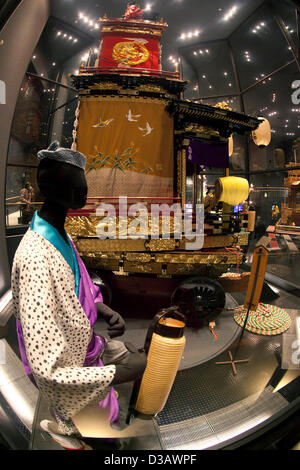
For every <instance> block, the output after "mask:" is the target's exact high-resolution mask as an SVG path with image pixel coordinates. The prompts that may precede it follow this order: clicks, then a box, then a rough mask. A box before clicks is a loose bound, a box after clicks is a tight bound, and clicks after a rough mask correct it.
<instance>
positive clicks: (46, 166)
mask: <svg viewBox="0 0 300 470" xmlns="http://www.w3.org/2000/svg"><path fill="white" fill-rule="evenodd" d="M38 157H39V158H40V160H41V162H40V165H39V168H38V186H39V188H40V191H41V192H42V194H43V195H44V196H45V203H44V205H43V207H42V209H41V210H40V211H39V212H36V213H35V214H34V217H33V220H32V223H31V225H30V228H29V230H28V231H27V232H26V234H25V236H24V237H23V240H22V241H21V243H20V245H19V248H18V250H17V252H16V254H15V258H14V263H13V269H12V291H13V300H14V309H15V316H16V319H17V332H18V339H19V345H20V352H21V357H22V361H23V364H24V367H25V370H26V372H27V374H28V375H29V376H30V378H31V379H32V380H33V381H34V382H35V383H36V385H37V386H38V388H39V390H40V392H41V394H42V395H43V396H44V398H45V399H46V401H47V402H48V403H49V405H50V407H51V410H52V415H53V417H54V419H55V421H54V422H53V423H52V422H50V421H49V422H42V423H43V425H42V423H41V426H42V428H43V429H44V430H46V431H48V432H49V433H50V434H51V435H52V437H54V436H55V437H56V440H59V438H58V436H59V435H66V436H73V435H76V434H79V433H78V430H77V429H76V428H75V426H74V424H73V422H72V416H75V415H76V414H77V413H78V412H79V411H80V410H82V409H83V408H84V407H85V406H87V405H88V404H92V403H95V402H99V406H102V407H103V408H106V409H107V410H108V411H109V413H110V420H111V423H114V424H116V423H118V401H117V398H116V394H115V392H114V389H113V388H112V387H111V386H112V385H116V384H120V383H124V382H128V381H131V380H135V379H137V378H139V377H141V376H142V374H143V372H144V370H145V367H146V355H145V354H144V353H140V352H138V351H137V349H136V348H135V347H134V346H133V345H131V344H129V343H125V344H123V343H122V342H120V341H115V340H112V338H115V337H118V336H121V335H122V334H123V333H124V330H125V322H124V320H123V319H122V317H121V316H120V315H119V314H118V313H117V312H114V311H113V310H112V309H110V308H109V307H108V306H106V305H104V304H103V302H102V296H101V292H100V289H99V288H98V287H97V286H95V285H94V284H93V283H92V281H91V279H90V277H89V275H88V273H87V270H86V268H85V266H84V264H83V262H82V260H81V259H80V257H79V255H78V252H77V250H76V247H75V245H74V244H73V242H72V241H71V240H70V238H69V236H68V234H67V233H66V231H65V229H64V224H65V219H66V215H67V211H68V209H69V208H71V209H79V208H81V207H83V206H84V205H85V203H86V197H87V183H86V179H85V173H84V168H85V163H86V159H85V157H84V155H82V154H80V153H79V152H76V151H73V150H69V149H61V148H60V147H59V144H58V142H54V143H53V144H51V146H50V147H49V148H48V149H47V150H45V151H41V152H39V154H38ZM97 316H101V317H102V318H104V320H105V321H106V322H107V324H108V335H109V337H110V338H111V339H107V338H105V337H102V336H97V335H95V333H94V332H93V325H94V323H95V321H96V320H97ZM65 439H67V438H65ZM71 441H72V442H71V443H68V442H67V445H65V446H64V447H65V448H76V449H77V448H81V447H80V446H81V445H82V441H80V440H78V439H76V438H72V439H71ZM77 441H78V442H77ZM64 442H65V441H64ZM62 445H63V444H62Z"/></svg>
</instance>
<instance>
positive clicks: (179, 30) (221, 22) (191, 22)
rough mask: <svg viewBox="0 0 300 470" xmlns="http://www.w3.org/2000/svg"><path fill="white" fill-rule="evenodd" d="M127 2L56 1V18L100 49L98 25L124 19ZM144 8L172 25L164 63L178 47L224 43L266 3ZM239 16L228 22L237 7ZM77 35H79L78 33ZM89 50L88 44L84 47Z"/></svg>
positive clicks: (246, 0) (215, 1)
mask: <svg viewBox="0 0 300 470" xmlns="http://www.w3.org/2000/svg"><path fill="white" fill-rule="evenodd" d="M127 3H128V2H127V0H101V1H99V0H85V1H82V0H64V1H62V0H52V1H51V5H52V12H51V13H52V16H54V17H55V18H56V19H58V20H59V22H63V23H65V25H66V27H70V28H71V29H74V30H76V31H77V32H78V36H79V37H80V35H81V34H86V33H87V34H89V35H90V36H91V38H94V44H95V45H97V42H98V38H99V30H97V29H95V27H94V23H95V21H96V20H97V19H98V18H100V17H103V16H104V15H105V14H106V15H107V16H108V17H112V18H119V17H121V16H122V15H123V14H124V12H125V10H126V6H127ZM137 3H138V4H139V5H140V6H141V7H142V8H145V7H146V5H147V4H149V5H151V11H155V12H158V13H159V17H160V18H163V19H164V20H165V21H166V22H167V23H168V25H169V27H168V29H167V31H166V32H165V34H164V36H163V41H162V44H163V62H164V64H165V65H167V63H166V60H167V57H169V56H170V55H173V54H176V52H177V49H178V47H180V46H183V45H188V44H194V43H195V42H198V41H203V40H204V41H211V40H215V39H223V38H227V37H228V36H230V34H231V33H232V32H233V31H234V30H235V29H236V28H237V27H238V26H239V25H240V24H241V23H242V22H243V21H244V20H245V19H246V18H247V17H248V16H249V15H250V14H251V13H252V12H253V11H254V10H255V9H256V8H257V7H258V6H259V5H260V4H261V3H263V1H262V0H238V1H237V2H234V0H149V1H147V0H143V1H140V2H137ZM235 5H236V6H237V10H236V12H235V14H234V15H233V16H232V17H231V18H228V19H227V20H225V17H226V15H227V14H228V13H229V12H230V11H231V9H232V8H233V7H234V6H235ZM80 13H83V14H84V15H85V16H87V17H88V18H89V20H90V21H92V23H93V24H92V25H90V24H89V23H84V21H82V20H81V19H80V18H79V14H80ZM195 30H199V33H200V34H199V36H198V37H196V38H195V37H192V38H191V39H189V38H186V39H184V40H183V39H180V38H181V35H182V34H184V33H189V32H190V31H193V32H194V31H195ZM74 32H75V31H74ZM84 46H85V43H84Z"/></svg>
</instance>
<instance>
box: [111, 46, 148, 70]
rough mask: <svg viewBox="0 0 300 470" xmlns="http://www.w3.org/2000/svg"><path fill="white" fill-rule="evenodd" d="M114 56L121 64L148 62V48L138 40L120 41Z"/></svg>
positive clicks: (129, 64)
mask: <svg viewBox="0 0 300 470" xmlns="http://www.w3.org/2000/svg"><path fill="white" fill-rule="evenodd" d="M112 57H113V59H114V60H115V61H116V62H119V65H124V66H127V67H129V66H132V65H139V64H142V63H144V62H147V60H148V59H149V51H148V49H147V48H146V47H145V46H144V45H143V44H141V43H139V42H137V41H124V42H118V43H117V44H116V45H115V46H114V48H113V51H112Z"/></svg>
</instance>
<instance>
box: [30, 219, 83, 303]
mask: <svg viewBox="0 0 300 470" xmlns="http://www.w3.org/2000/svg"><path fill="white" fill-rule="evenodd" d="M30 229H31V230H32V231H33V232H36V233H38V234H39V235H41V236H42V237H44V238H45V239H46V240H48V242H50V243H51V244H52V245H53V246H55V248H56V249H57V250H58V251H59V252H60V253H61V254H62V256H63V257H64V258H65V260H66V262H67V263H68V265H69V266H70V268H71V269H72V271H73V274H74V278H75V292H76V295H77V296H78V294H79V281H80V273H79V267H78V263H77V259H76V255H75V252H74V249H73V246H72V244H71V242H70V239H69V236H68V234H67V232H66V231H65V233H66V236H67V240H68V242H66V241H65V240H64V238H63V237H62V236H61V234H60V233H59V231H58V230H57V229H56V228H55V227H53V225H51V224H49V223H48V222H46V220H44V219H42V218H41V217H40V216H39V214H38V211H36V212H35V214H34V216H33V219H32V222H31V224H30Z"/></svg>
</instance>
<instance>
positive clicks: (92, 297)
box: [16, 242, 119, 424]
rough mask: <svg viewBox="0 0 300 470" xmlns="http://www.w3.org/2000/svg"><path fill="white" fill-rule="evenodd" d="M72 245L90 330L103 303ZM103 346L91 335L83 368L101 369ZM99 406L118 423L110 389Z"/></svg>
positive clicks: (20, 338)
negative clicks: (99, 306) (97, 305)
mask: <svg viewBox="0 0 300 470" xmlns="http://www.w3.org/2000/svg"><path fill="white" fill-rule="evenodd" d="M72 245H73V248H74V251H75V255H76V259H77V262H78V267H79V272H80V284H79V302H80V303H81V306H82V308H83V311H84V313H85V314H86V316H87V318H88V319H89V322H90V325H91V328H93V326H94V325H95V322H96V321H97V318H98V312H97V307H96V303H98V302H103V298H102V294H101V291H100V288H99V287H97V286H96V285H95V284H94V283H93V282H92V280H91V278H90V276H89V274H88V272H87V269H86V267H85V265H84V263H83V261H82V259H81V258H80V256H79V254H78V252H77V249H76V247H75V245H74V243H73V242H72ZM16 326H17V336H18V342H19V349H20V355H21V359H22V362H23V366H24V369H25V372H26V374H27V375H29V376H30V375H32V371H31V368H30V366H29V362H28V359H27V355H26V349H25V343H24V336H23V331H22V326H21V324H20V322H19V321H18V320H17V321H16ZM105 346H106V339H105V338H103V337H101V336H97V335H96V334H95V333H93V336H92V339H91V341H90V344H89V346H88V349H87V353H86V358H85V362H84V367H103V362H102V360H101V358H100V356H101V355H102V352H103V350H104V348H105ZM99 406H101V407H102V408H105V409H107V410H109V415H110V422H111V423H115V424H118V423H119V403H118V399H117V396H116V393H115V391H114V389H113V388H112V387H111V388H110V391H109V392H108V394H107V395H106V397H105V399H104V400H103V401H101V402H99Z"/></svg>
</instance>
